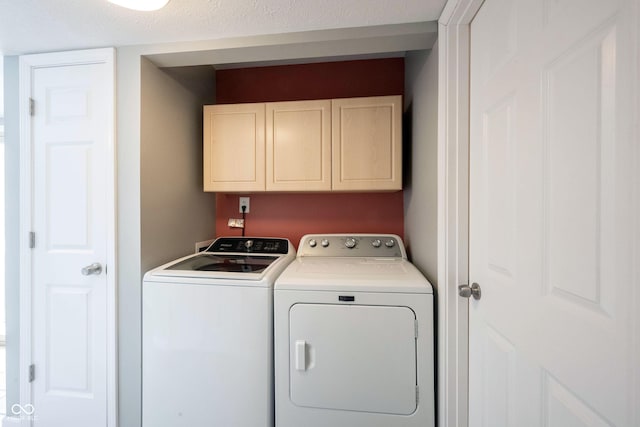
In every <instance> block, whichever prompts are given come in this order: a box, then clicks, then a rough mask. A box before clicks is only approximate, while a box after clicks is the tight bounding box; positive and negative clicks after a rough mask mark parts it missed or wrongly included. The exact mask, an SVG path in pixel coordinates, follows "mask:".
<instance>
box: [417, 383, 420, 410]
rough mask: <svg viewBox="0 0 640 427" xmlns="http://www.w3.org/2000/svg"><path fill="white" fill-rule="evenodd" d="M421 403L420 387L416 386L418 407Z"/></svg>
mask: <svg viewBox="0 0 640 427" xmlns="http://www.w3.org/2000/svg"><path fill="white" fill-rule="evenodd" d="M418 403H420V387H419V386H418V385H416V406H418Z"/></svg>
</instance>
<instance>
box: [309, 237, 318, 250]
mask: <svg viewBox="0 0 640 427" xmlns="http://www.w3.org/2000/svg"><path fill="white" fill-rule="evenodd" d="M317 244H318V243H316V240H315V239H311V240H309V246H311V247H312V248H315V247H316V245H317Z"/></svg>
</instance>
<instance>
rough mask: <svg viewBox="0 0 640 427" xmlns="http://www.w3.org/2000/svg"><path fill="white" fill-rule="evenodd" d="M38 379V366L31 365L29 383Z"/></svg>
mask: <svg viewBox="0 0 640 427" xmlns="http://www.w3.org/2000/svg"><path fill="white" fill-rule="evenodd" d="M35 379H36V365H33V364H32V365H29V382H30V383H32V382H33V381H34V380H35Z"/></svg>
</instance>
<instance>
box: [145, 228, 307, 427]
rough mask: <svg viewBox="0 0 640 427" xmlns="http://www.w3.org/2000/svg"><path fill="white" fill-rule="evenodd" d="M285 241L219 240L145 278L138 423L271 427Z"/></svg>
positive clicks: (287, 256)
mask: <svg viewBox="0 0 640 427" xmlns="http://www.w3.org/2000/svg"><path fill="white" fill-rule="evenodd" d="M294 258H295V250H294V249H293V248H292V245H291V243H290V242H289V241H288V240H286V239H273V238H253V237H223V238H219V239H217V240H216V241H214V242H213V244H212V245H211V246H210V247H209V248H208V249H207V250H206V251H205V252H201V253H198V254H195V255H189V256H186V257H184V258H181V259H179V260H176V261H173V262H170V263H168V264H165V265H163V266H160V267H158V268H156V269H154V270H151V271H149V272H148V273H147V274H145V276H144V282H143V311H142V320H143V323H142V425H143V427H194V426H202V427H205V426H212V427H213V426H229V427H231V426H233V427H273V424H274V414H273V407H274V396H273V387H274V386H273V283H274V282H275V279H276V277H277V276H278V275H279V274H280V272H281V271H282V270H283V269H284V268H285V267H286V265H287V264H289V262H291V261H292V260H293V259H294Z"/></svg>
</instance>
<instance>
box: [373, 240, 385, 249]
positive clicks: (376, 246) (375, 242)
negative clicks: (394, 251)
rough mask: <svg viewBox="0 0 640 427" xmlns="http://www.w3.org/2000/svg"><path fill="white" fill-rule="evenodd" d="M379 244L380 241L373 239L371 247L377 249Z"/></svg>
mask: <svg viewBox="0 0 640 427" xmlns="http://www.w3.org/2000/svg"><path fill="white" fill-rule="evenodd" d="M381 244H382V242H381V241H380V239H375V240H374V241H373V242H371V246H373V247H374V248H379V247H380V245H381Z"/></svg>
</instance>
